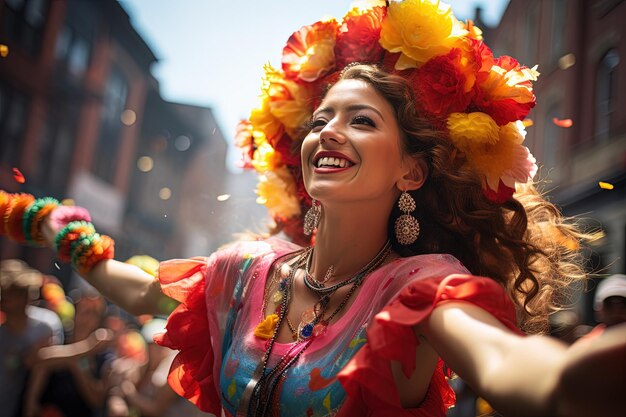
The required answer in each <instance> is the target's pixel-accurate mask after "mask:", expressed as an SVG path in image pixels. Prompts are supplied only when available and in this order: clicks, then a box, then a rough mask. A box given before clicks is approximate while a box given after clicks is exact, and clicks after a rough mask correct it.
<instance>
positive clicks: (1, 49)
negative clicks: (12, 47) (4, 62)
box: [0, 44, 9, 58]
mask: <svg viewBox="0 0 626 417" xmlns="http://www.w3.org/2000/svg"><path fill="white" fill-rule="evenodd" d="M8 55H9V47H8V46H7V45H4V44H0V56H1V57H2V58H6V57H7V56H8Z"/></svg>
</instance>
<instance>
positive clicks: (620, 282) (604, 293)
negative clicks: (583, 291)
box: [593, 274, 626, 311]
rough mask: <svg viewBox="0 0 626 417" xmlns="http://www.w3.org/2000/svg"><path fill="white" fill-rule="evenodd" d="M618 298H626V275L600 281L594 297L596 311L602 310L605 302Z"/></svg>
mask: <svg viewBox="0 0 626 417" xmlns="http://www.w3.org/2000/svg"><path fill="white" fill-rule="evenodd" d="M616 296H617V297H624V298H626V275H624V274H615V275H611V276H610V277H607V278H604V279H603V280H602V281H600V284H598V288H596V294H595V296H594V297H593V308H594V310H596V311H599V310H601V309H602V303H603V302H604V300H606V299H607V298H609V297H616Z"/></svg>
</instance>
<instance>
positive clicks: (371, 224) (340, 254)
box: [311, 202, 389, 281]
mask: <svg viewBox="0 0 626 417" xmlns="http://www.w3.org/2000/svg"><path fill="white" fill-rule="evenodd" d="M388 218H389V209H388V208H386V207H381V205H380V204H371V205H369V206H368V205H367V204H364V203H362V202H361V203H359V204H343V205H337V206H331V207H326V206H325V207H324V209H323V215H322V219H321V221H320V224H319V225H318V228H317V234H316V236H315V252H314V254H313V262H312V265H311V273H312V274H313V275H314V276H315V278H316V279H318V280H321V279H323V278H324V276H325V274H326V272H327V271H328V269H329V268H330V267H331V266H332V267H333V271H334V272H333V277H332V278H330V281H333V280H342V279H345V278H347V277H349V276H350V275H352V274H354V273H356V272H357V271H358V270H360V269H361V268H362V267H363V266H365V265H366V264H367V263H368V262H370V261H371V260H372V259H373V258H374V257H375V256H376V254H378V252H379V251H380V250H381V249H382V248H383V246H384V245H385V243H386V242H387V219H388Z"/></svg>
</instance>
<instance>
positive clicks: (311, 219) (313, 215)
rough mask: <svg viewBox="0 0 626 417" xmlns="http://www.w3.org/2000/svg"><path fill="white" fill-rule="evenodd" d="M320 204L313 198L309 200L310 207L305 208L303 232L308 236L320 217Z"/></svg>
mask: <svg viewBox="0 0 626 417" xmlns="http://www.w3.org/2000/svg"><path fill="white" fill-rule="evenodd" d="M320 207H321V206H320V205H319V204H317V201H315V199H313V201H312V202H311V208H310V209H308V210H307V212H306V215H305V216H304V234H305V235H307V236H310V235H311V233H313V229H315V228H316V227H317V225H318V224H319V223H320V217H321V215H322V209H321V208H320Z"/></svg>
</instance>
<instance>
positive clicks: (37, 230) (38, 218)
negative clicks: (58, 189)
mask: <svg viewBox="0 0 626 417" xmlns="http://www.w3.org/2000/svg"><path fill="white" fill-rule="evenodd" d="M58 205H59V201H58V200H56V199H55V198H51V197H44V198H38V199H37V200H35V201H34V202H33V204H31V205H30V207H28V209H26V211H25V212H24V217H23V219H22V229H23V232H24V238H25V240H26V242H28V243H30V244H32V245H36V246H45V244H46V241H45V239H44V237H43V235H42V233H41V223H42V222H43V219H44V218H45V217H46V216H47V215H48V214H50V212H51V211H52V210H53V209H54V208H55V207H57V206H58Z"/></svg>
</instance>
